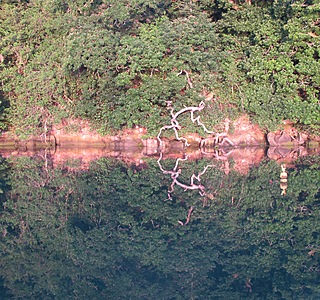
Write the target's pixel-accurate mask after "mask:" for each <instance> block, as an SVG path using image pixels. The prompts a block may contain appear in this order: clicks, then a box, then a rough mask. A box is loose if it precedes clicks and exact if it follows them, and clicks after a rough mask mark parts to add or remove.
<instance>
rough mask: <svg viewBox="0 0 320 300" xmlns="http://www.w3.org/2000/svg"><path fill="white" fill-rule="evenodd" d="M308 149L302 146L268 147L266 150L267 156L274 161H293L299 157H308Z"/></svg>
mask: <svg viewBox="0 0 320 300" xmlns="http://www.w3.org/2000/svg"><path fill="white" fill-rule="evenodd" d="M308 154H309V152H308V149H307V148H305V147H303V146H296V147H292V148H291V147H287V148H286V147H284V146H277V147H274V146H270V147H269V148H268V152H267V156H268V157H269V158H271V159H274V160H279V159H283V158H285V159H286V160H294V159H297V158H298V157H300V156H306V155H308Z"/></svg>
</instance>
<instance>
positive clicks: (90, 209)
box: [0, 157, 320, 299]
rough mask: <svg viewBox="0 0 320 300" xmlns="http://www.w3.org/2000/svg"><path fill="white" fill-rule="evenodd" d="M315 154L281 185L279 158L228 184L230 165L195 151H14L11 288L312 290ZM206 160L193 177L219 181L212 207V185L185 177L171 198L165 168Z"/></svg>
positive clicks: (271, 293)
mask: <svg viewBox="0 0 320 300" xmlns="http://www.w3.org/2000/svg"><path fill="white" fill-rule="evenodd" d="M188 163H189V164H190V165H188ZM305 163H308V164H310V161H308V162H307V161H305ZM311 163H312V165H313V167H312V168H305V166H306V165H305V164H303V162H302V163H301V164H300V165H298V166H297V167H296V168H292V167H289V166H287V167H288V171H290V182H291V185H290V190H288V191H287V194H286V195H284V197H281V196H280V195H279V166H278V164H277V163H276V162H273V161H271V162H269V161H268V162H267V161H265V162H264V163H263V164H261V165H260V166H259V167H256V168H252V169H251V170H250V172H249V173H248V174H247V175H246V177H243V175H239V174H238V173H236V172H230V173H229V174H228V175H227V176H224V178H223V185H220V183H221V170H219V168H210V172H209V170H208V168H209V167H206V166H209V163H208V161H202V162H195V161H188V160H187V159H186V158H182V159H179V160H178V161H174V165H173V168H166V167H163V166H165V165H166V162H165V161H164V160H160V161H159V162H156V161H154V160H150V161H149V162H148V167H147V168H144V169H142V170H140V171H138V172H134V170H133V169H132V168H130V167H128V166H126V165H125V164H124V163H122V162H120V161H116V160H108V159H100V160H98V161H96V162H94V163H92V164H91V166H90V168H89V170H86V171H80V172H75V171H73V172H69V171H68V170H67V169H66V168H65V169H63V168H61V169H59V168H57V169H52V168H51V164H50V158H48V163H46V162H45V161H43V160H40V159H39V157H38V158H37V159H16V160H11V168H10V169H7V168H4V167H3V168H1V170H3V172H2V174H1V175H2V176H3V177H2V180H4V178H7V179H6V181H7V182H8V183H10V186H11V190H8V189H7V188H6V185H4V182H3V181H1V180H0V182H1V188H2V189H3V190H5V193H4V196H6V199H3V198H2V200H3V202H4V205H3V207H2V210H1V231H2V232H3V233H4V234H3V236H2V238H1V239H0V246H1V249H2V252H1V254H0V258H1V259H0V277H1V278H4V281H3V283H1V284H2V285H5V286H6V287H7V289H8V290H9V291H10V293H11V294H12V295H13V296H12V297H11V298H10V297H7V298H6V299H12V298H19V299H53V298H58V299H74V298H77V299H84V298H86V299H109V298H110V299H146V297H145V295H148V298H157V299H180V298H181V299H182V298H184V299H191V298H192V297H193V298H194V299H195V298H199V299H200V298H201V299H203V298H205V299H246V298H248V297H251V298H252V299H266V298H268V299H280V298H281V299H297V298H299V299H308V295H311V294H312V293H313V292H316V291H317V290H318V286H319V277H318V272H319V268H320V267H319V245H320V240H319V239H320V237H319V234H318V232H319V226H320V224H319V222H318V221H317V220H319V214H320V212H319V205H318V204H319V203H318V202H319V196H320V191H319V169H317V167H316V166H317V165H319V158H318V159H316V158H315V159H314V160H313V161H311ZM159 164H160V166H161V168H162V172H159V167H160V166H159ZM185 165H186V167H185V168H183V167H184V166H185ZM199 165H201V167H199ZM197 167H198V168H199V169H201V170H202V171H201V172H199V174H198V173H197V174H194V176H193V177H194V179H193V184H194V185H195V186H199V185H201V184H202V185H203V186H205V187H206V189H205V192H207V193H208V191H209V189H210V186H214V187H215V188H217V189H219V192H218V193H217V194H216V198H215V201H214V202H211V203H210V204H209V205H208V206H206V207H201V205H198V204H199V203H201V201H202V200H203V198H202V197H201V196H199V194H200V193H202V191H201V189H200V188H195V189H194V190H195V191H196V192H195V193H193V192H192V191H193V190H190V191H191V192H190V193H188V192H181V191H180V190H183V189H185V188H184V187H183V186H180V185H178V184H177V183H176V182H175V183H174V184H173V186H172V187H173V188H175V191H174V192H175V193H176V194H177V197H173V196H172V198H173V201H163V199H164V198H165V197H166V195H167V184H166V176H173V177H174V178H175V180H176V181H179V182H181V181H182V180H181V178H182V177H183V173H184V172H183V171H184V170H189V171H190V170H195V169H196V168H197ZM179 169H182V170H183V171H180V174H179V175H178V176H177V177H176V175H177V173H176V172H178V170H179ZM167 170H168V171H167ZM3 174H6V175H5V177H4V175H3ZM48 175H49V176H48ZM204 175H205V176H204ZM191 177H192V176H191ZM197 178H198V179H199V180H200V179H201V184H200V183H199V182H197V181H199V180H198V179H197ZM169 180H170V181H169V184H172V183H173V182H174V179H172V178H171V177H170V178H169ZM43 183H44V184H43ZM120 183H121V184H120ZM176 186H178V187H179V186H180V187H181V189H180V188H176ZM185 186H187V187H190V186H192V184H191V180H190V182H189V183H188V184H185ZM170 188H171V186H170ZM71 190H72V191H71ZM187 191H189V189H187ZM198 192H199V193H198ZM1 195H2V194H1ZM181 195H182V197H179V196H181ZM232 197H233V198H234V199H236V198H237V199H239V197H241V201H238V202H236V201H233V202H231V201H230V200H231V199H232ZM270 201H272V203H270ZM21 220H23V223H21ZM177 220H183V221H178V223H177ZM25 224H28V227H27V228H26V230H24V227H23V226H25ZM179 224H180V225H184V226H180V225H179ZM185 225H188V226H185ZM189 225H191V226H189ZM275 291H276V292H275ZM249 294H251V295H249Z"/></svg>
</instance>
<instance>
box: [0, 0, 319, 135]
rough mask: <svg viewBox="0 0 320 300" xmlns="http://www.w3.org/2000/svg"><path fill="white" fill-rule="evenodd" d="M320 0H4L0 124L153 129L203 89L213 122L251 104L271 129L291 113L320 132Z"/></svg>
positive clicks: (250, 110) (38, 130) (42, 128)
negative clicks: (74, 122) (71, 121)
mask: <svg viewBox="0 0 320 300" xmlns="http://www.w3.org/2000/svg"><path fill="white" fill-rule="evenodd" d="M249 2H251V4H249ZM319 5H320V4H318V2H317V1H312V0H309V1H304V0H297V1H289V0H279V1H258V0H257V1H228V0H215V1H207V0H199V1H153V0H148V1H142V0H140V1H139V0H135V1H134V0H120V1H119V0H118V1H115V0H108V1H104V0H100V1H99V0H97V1H70V0H53V1H49V0H47V1H46V0H43V1H40V0H30V1H2V2H1V4H0V12H1V14H0V80H1V91H0V97H1V99H0V101H1V103H0V105H1V106H0V114H1V118H0V120H1V126H2V127H4V126H5V125H7V124H9V125H10V126H11V128H12V129H13V130H15V131H16V132H17V133H18V134H20V135H21V136H26V135H28V134H43V133H46V132H48V131H49V130H50V128H51V126H52V125H53V124H58V123H59V122H61V120H63V119H65V118H67V119H68V118H83V119H89V120H90V121H91V122H92V124H94V125H95V127H96V128H98V129H100V131H101V132H102V133H106V132H109V131H112V130H119V129H121V128H123V127H132V126H133V125H135V124H139V125H143V126H145V127H147V129H148V130H149V132H150V133H151V134H154V133H155V132H157V131H158V129H159V127H160V125H162V124H166V123H167V122H166V121H165V120H163V118H169V112H168V107H167V105H168V103H169V101H170V102H172V107H173V108H174V109H175V110H177V109H180V108H182V107H185V106H188V105H198V103H199V102H200V101H201V100H203V96H200V95H201V94H203V93H204V91H207V92H213V93H214V96H215V97H214V98H213V99H212V100H210V101H208V103H207V106H206V109H205V110H204V111H203V120H205V121H206V122H207V124H210V125H211V126H212V127H214V126H215V125H217V124H218V123H219V122H221V120H223V119H224V118H225V117H229V118H233V117H235V116H236V115H237V114H239V113H247V114H249V115H250V116H251V117H252V119H253V120H254V121H255V122H258V123H259V124H260V125H261V126H262V127H263V128H264V129H266V130H270V129H274V128H275V127H277V126H278V125H279V124H280V123H281V121H282V120H284V119H290V120H292V121H293V122H295V123H297V124H301V125H305V126H308V127H309V128H313V129H316V130H317V129H318V128H319V124H320V105H319V101H320V77H319V76H320V75H319V71H318V70H319V69H320V62H319V57H320V53H319V51H320V50H319V49H320V42H319V38H320V28H319V12H320V6H319ZM181 70H185V71H186V72H188V74H189V77H190V80H191V81H192V88H190V87H191V86H190V84H188V82H187V76H186V75H185V74H186V73H182V74H181V75H179V76H177V74H179V72H180V71H181ZM184 125H185V126H187V127H188V126H189V125H190V124H189V123H186V124H184ZM188 130H190V131H191V130H194V129H193V128H191V127H188Z"/></svg>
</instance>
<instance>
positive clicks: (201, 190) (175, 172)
mask: <svg viewBox="0 0 320 300" xmlns="http://www.w3.org/2000/svg"><path fill="white" fill-rule="evenodd" d="M162 157H163V154H162V152H161V153H160V157H159V159H158V160H157V162H158V165H159V168H160V170H161V171H162V172H163V174H170V177H171V179H172V183H171V185H170V188H169V190H168V198H169V199H172V197H171V193H173V191H174V186H175V185H177V186H180V187H182V188H183V189H184V190H185V191H186V190H199V194H200V195H201V196H204V195H205V187H204V186H203V185H202V184H200V181H201V178H200V177H201V176H202V175H203V174H205V173H206V171H207V169H208V168H211V167H214V165H207V166H205V167H204V169H203V170H202V171H201V172H200V173H198V175H196V174H194V173H193V174H192V175H191V177H190V184H185V183H182V182H181V181H179V180H178V177H179V176H180V174H181V168H179V162H180V161H186V160H187V159H188V157H187V156H186V157H185V158H177V160H176V162H175V165H174V167H173V168H172V170H165V169H164V168H163V166H162V165H161V160H162ZM195 180H197V181H198V182H199V183H198V184H196V183H195Z"/></svg>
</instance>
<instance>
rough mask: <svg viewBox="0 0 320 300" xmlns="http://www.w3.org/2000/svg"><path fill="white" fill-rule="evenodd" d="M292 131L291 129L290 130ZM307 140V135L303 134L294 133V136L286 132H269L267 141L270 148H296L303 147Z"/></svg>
mask: <svg viewBox="0 0 320 300" xmlns="http://www.w3.org/2000/svg"><path fill="white" fill-rule="evenodd" d="M291 131H292V129H291ZM307 139H308V135H307V134H304V133H299V132H297V131H295V132H294V135H293V134H291V133H290V132H287V131H285V130H284V131H277V132H269V133H268V135H267V140H268V143H269V145H270V146H273V147H277V146H281V145H282V146H284V145H287V146H296V145H303V144H304V143H305V142H306V141H307Z"/></svg>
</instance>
